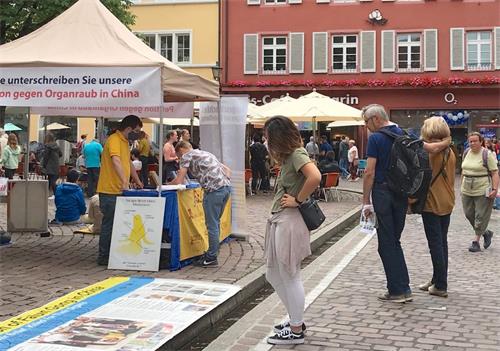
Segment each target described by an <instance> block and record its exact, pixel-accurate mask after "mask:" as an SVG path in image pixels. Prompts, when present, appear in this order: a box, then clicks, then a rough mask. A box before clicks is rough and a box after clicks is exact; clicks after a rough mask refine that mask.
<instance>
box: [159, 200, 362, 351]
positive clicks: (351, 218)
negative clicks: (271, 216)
mask: <svg viewBox="0 0 500 351" xmlns="http://www.w3.org/2000/svg"><path fill="white" fill-rule="evenodd" d="M360 213H361V210H360V209H359V208H356V209H353V210H351V211H349V212H347V213H346V214H344V215H343V216H342V217H340V218H339V219H337V220H336V221H334V222H332V223H330V224H327V225H326V226H325V227H323V228H321V229H320V230H318V231H317V232H315V233H314V234H312V235H311V239H310V240H311V251H315V250H316V249H317V248H318V247H320V246H321V245H323V244H324V243H325V242H326V241H327V240H329V239H330V238H331V237H332V236H334V235H336V234H337V233H339V232H341V231H342V230H344V229H345V228H346V227H348V226H349V225H351V224H352V223H354V222H355V221H357V220H358V219H359V216H360ZM335 245H337V243H335V244H334V245H333V246H335ZM265 274H266V267H265V265H263V266H261V267H260V268H258V269H256V270H255V271H253V272H252V273H250V274H248V275H246V276H244V277H243V278H241V279H240V280H238V281H237V282H236V283H234V285H237V286H240V287H241V290H240V292H238V293H237V294H236V295H234V296H233V297H231V298H230V299H228V300H227V301H225V302H224V303H223V304H221V305H219V306H218V307H217V308H215V309H214V310H212V311H210V312H209V313H208V314H206V315H205V316H203V317H202V318H200V319H199V320H198V321H196V322H195V323H193V324H192V325H190V326H189V328H187V329H185V330H184V331H182V332H180V333H179V334H178V335H177V336H175V337H174V338H172V339H171V340H170V341H168V342H167V343H166V344H165V345H163V346H162V347H161V348H160V350H181V349H182V347H183V346H184V345H186V344H187V343H188V342H189V341H191V340H192V339H194V338H195V337H197V336H199V335H200V334H202V333H203V332H205V331H207V330H208V329H210V328H212V327H213V326H214V325H215V324H216V323H217V322H219V321H220V320H222V319H224V318H225V317H226V315H227V314H229V313H230V312H232V311H233V310H234V309H235V308H237V307H238V306H239V305H241V304H243V303H244V302H245V301H246V300H247V299H248V298H249V297H251V296H252V295H253V294H255V293H256V292H257V291H258V290H260V289H261V288H262V287H264V286H265V285H266V284H267V281H266V277H265Z"/></svg>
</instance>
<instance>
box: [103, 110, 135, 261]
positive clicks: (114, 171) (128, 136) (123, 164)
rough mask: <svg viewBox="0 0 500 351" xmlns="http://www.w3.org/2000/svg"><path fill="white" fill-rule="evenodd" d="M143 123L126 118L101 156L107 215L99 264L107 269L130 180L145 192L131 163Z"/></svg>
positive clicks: (110, 138) (104, 216)
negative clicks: (118, 206) (118, 208)
mask: <svg viewBox="0 0 500 351" xmlns="http://www.w3.org/2000/svg"><path fill="white" fill-rule="evenodd" d="M141 128H142V122H141V120H140V118H139V117H137V116H135V115H128V116H127V117H125V118H124V119H123V120H122V121H121V123H120V126H119V127H118V130H117V131H116V132H115V133H113V134H112V135H110V136H109V137H108V140H106V144H104V150H103V152H102V155H101V171H100V175H99V182H98V184H97V192H98V193H99V206H100V208H101V212H102V214H103V218H102V226H101V235H100V236H99V255H98V258H97V264H99V265H102V266H106V265H107V264H108V259H109V248H110V245H111V233H112V231H113V219H114V216H115V207H116V197H117V196H119V195H121V193H122V192H123V191H124V190H128V189H129V179H130V177H132V179H133V181H134V183H135V184H136V187H137V188H142V187H143V184H142V182H141V181H140V179H139V177H138V175H137V172H136V171H135V168H134V167H133V165H132V161H131V159H130V148H129V141H132V142H133V141H135V140H137V139H138V138H139V133H140V130H141Z"/></svg>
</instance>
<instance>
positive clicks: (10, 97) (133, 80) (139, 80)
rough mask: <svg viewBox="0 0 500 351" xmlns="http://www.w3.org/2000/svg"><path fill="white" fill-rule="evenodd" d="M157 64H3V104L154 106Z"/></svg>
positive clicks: (0, 80)
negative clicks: (142, 65)
mask: <svg viewBox="0 0 500 351" xmlns="http://www.w3.org/2000/svg"><path fill="white" fill-rule="evenodd" d="M160 78H161V77H160V69H159V68H157V67H23V68H9V67H1V68H0V106H154V105H156V104H158V103H159V102H160V101H161V89H159V87H160V81H161V79H160Z"/></svg>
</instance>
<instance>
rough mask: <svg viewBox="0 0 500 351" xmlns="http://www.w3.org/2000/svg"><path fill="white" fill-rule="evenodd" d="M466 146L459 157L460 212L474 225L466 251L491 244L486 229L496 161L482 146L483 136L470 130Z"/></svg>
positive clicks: (495, 191) (495, 180)
mask: <svg viewBox="0 0 500 351" xmlns="http://www.w3.org/2000/svg"><path fill="white" fill-rule="evenodd" d="M468 141H469V146H470V149H468V150H466V151H465V152H464V159H463V161H462V186H461V188H460V190H461V193H462V205H463V209H464V214H465V217H466V218H467V220H468V221H469V223H470V224H471V225H472V228H473V229H474V240H473V241H472V243H471V245H470V247H469V251H470V252H479V251H481V247H480V245H479V241H480V239H481V236H482V237H483V239H484V245H483V247H484V248H485V249H487V248H488V247H489V246H490V245H491V239H492V237H493V232H492V231H491V230H489V229H488V224H489V222H490V217H491V211H492V209H493V201H494V200H495V197H496V196H497V194H498V180H499V177H498V165H497V160H496V159H495V156H494V154H493V153H492V152H491V151H489V150H488V149H486V148H485V147H483V146H482V145H483V136H482V135H481V134H480V133H478V132H472V133H470V134H469V137H468Z"/></svg>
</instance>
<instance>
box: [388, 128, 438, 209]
mask: <svg viewBox="0 0 500 351" xmlns="http://www.w3.org/2000/svg"><path fill="white" fill-rule="evenodd" d="M379 132H380V133H382V134H385V135H387V136H389V137H391V138H393V139H394V142H393V144H392V149H391V159H390V166H389V170H388V172H387V175H386V180H387V185H388V186H389V188H390V189H391V191H392V192H394V193H395V194H396V195H398V196H400V197H409V198H411V199H413V200H417V201H416V202H414V203H413V204H412V212H413V213H421V212H422V210H423V208H424V204H425V200H426V198H427V193H428V191H429V187H430V185H431V181H432V169H431V167H430V165H429V154H428V153H427V152H426V151H425V150H424V143H423V141H422V140H420V139H416V138H414V137H411V136H409V135H408V133H406V132H404V134H403V135H399V134H396V133H393V132H391V131H389V130H387V129H380V130H379Z"/></svg>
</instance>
